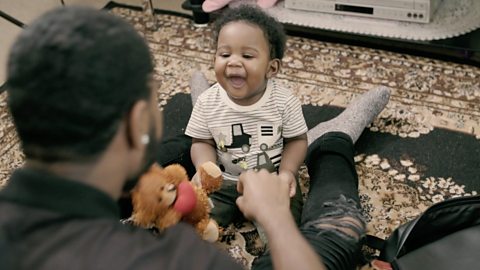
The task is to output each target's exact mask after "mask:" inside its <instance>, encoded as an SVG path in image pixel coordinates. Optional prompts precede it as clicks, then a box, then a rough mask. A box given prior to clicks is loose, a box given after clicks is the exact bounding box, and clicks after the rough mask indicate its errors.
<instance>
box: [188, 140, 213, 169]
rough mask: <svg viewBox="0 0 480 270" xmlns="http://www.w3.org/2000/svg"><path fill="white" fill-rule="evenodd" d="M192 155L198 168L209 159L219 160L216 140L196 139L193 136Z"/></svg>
mask: <svg viewBox="0 0 480 270" xmlns="http://www.w3.org/2000/svg"><path fill="white" fill-rule="evenodd" d="M190 156H191V158H192V162H193V165H195V168H198V167H199V166H201V165H202V164H203V163H205V162H207V161H212V162H213V163H216V162H217V153H216V150H215V141H214V140H213V139H196V138H192V148H191V149H190Z"/></svg>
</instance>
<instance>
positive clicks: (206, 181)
mask: <svg viewBox="0 0 480 270" xmlns="http://www.w3.org/2000/svg"><path fill="white" fill-rule="evenodd" d="M194 178H195V179H192V181H189V178H188V175H187V172H186V170H185V168H184V167H182V166H181V165H179V164H172V165H169V166H167V167H165V168H162V167H160V166H159V165H158V164H153V165H152V166H151V167H150V169H149V170H148V171H147V172H146V173H144V174H143V175H142V176H141V177H140V179H139V182H138V184H137V186H136V187H135V188H134V189H133V190H132V205H133V213H132V216H131V221H132V222H133V224H134V225H136V226H140V227H143V228H152V227H154V228H156V229H158V230H159V231H163V230H164V229H166V228H168V227H170V226H173V225H175V224H177V223H178V222H180V221H184V222H187V223H189V224H191V225H193V226H194V228H195V229H196V230H197V232H198V233H199V234H200V236H201V237H202V238H203V239H204V240H206V241H209V242H215V241H216V240H217V239H218V237H219V227H218V224H217V223H216V222H215V221H214V220H213V219H210V217H209V213H210V209H211V204H210V201H209V198H208V194H210V193H212V192H214V191H216V190H218V189H219V188H220V186H221V183H222V181H223V177H222V172H221V170H220V169H219V168H218V166H217V165H216V164H215V163H213V162H206V163H204V164H202V166H200V167H199V169H198V170H197V174H196V175H195V177H194Z"/></svg>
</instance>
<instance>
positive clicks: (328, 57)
mask: <svg viewBox="0 0 480 270" xmlns="http://www.w3.org/2000/svg"><path fill="white" fill-rule="evenodd" d="M111 12H113V13H114V14H117V15H118V16H121V17H124V18H125V19H127V20H128V21H130V22H131V23H132V24H133V25H134V26H135V28H136V29H137V30H138V31H139V32H140V33H141V34H142V35H143V36H144V37H145V38H146V40H147V41H148V43H149V45H150V48H151V51H152V53H153V55H154V59H155V64H156V67H155V74H154V78H155V79H156V80H158V81H160V82H161V86H160V88H159V89H158V98H159V100H160V102H159V108H160V109H162V110H164V112H165V120H166V121H165V125H166V127H165V131H166V134H165V136H166V137H170V136H174V135H175V134H178V133H182V132H183V131H184V127H185V124H186V122H187V121H188V117H189V113H190V110H191V106H192V105H191V102H190V97H189V92H190V89H189V86H188V79H189V76H190V73H191V71H192V70H193V69H199V70H202V71H203V72H204V73H205V74H206V76H207V78H208V79H209V81H210V82H211V83H213V82H214V72H213V69H212V61H213V53H214V50H213V47H212V40H211V28H210V27H206V28H196V27H194V26H193V25H192V22H191V20H190V19H188V18H184V17H179V16H173V15H165V14H163V15H162V14H157V16H156V18H157V20H158V24H159V28H158V30H157V31H155V32H154V31H151V30H148V29H147V28H145V23H146V22H145V21H144V20H145V18H146V17H145V16H144V15H143V13H142V12H141V11H138V10H134V9H128V8H120V7H115V8H112V9H111ZM287 42H288V44H287V51H286V56H285V58H284V60H283V69H282V72H281V74H280V75H279V76H278V78H279V79H280V80H281V81H282V83H284V84H285V85H288V86H289V88H290V89H292V91H294V93H295V94H296V95H297V96H298V97H299V98H300V100H301V102H302V104H303V110H304V114H305V117H306V120H307V124H308V126H309V127H312V126H314V125H316V124H317V123H319V122H322V121H325V120H328V119H330V118H332V117H334V116H335V115H337V114H338V113H339V112H341V110H342V108H344V107H345V106H346V105H348V104H349V102H350V101H351V100H352V99H353V98H355V97H356V96H358V95H359V94H362V93H364V92H365V91H367V90H369V89H371V88H373V87H375V86H378V85H385V86H388V87H390V88H391V89H392V91H393V93H392V97H391V100H390V103H389V104H388V105H387V108H386V109H385V110H384V111H383V112H382V113H381V115H380V116H379V117H378V119H376V120H375V121H374V123H372V125H371V126H370V127H369V128H368V129H367V130H366V131H365V132H364V134H363V135H362V136H361V138H360V139H359V141H358V143H357V152H358V153H357V155H356V157H355V160H356V166H357V170H358V173H359V178H360V180H359V181H360V194H361V200H362V205H363V209H364V215H365V217H366V219H367V220H368V232H369V233H370V234H374V235H377V236H379V237H387V236H388V235H389V234H390V233H391V231H392V230H393V229H394V228H396V227H397V226H398V225H399V224H401V223H404V222H406V221H408V220H410V219H412V218H413V217H415V216H417V215H418V214H419V213H421V212H422V211H424V210H425V209H426V208H427V207H428V206H430V205H432V204H433V203H435V202H439V201H442V200H445V199H447V198H451V197H457V196H468V195H472V194H477V192H478V191H479V190H480V141H479V140H480V69H479V68H477V67H473V66H467V65H461V64H454V63H449V62H442V61H437V60H432V59H426V58H419V57H414V56H409V55H403V54H397V53H391V52H387V51H379V50H372V49H368V48H361V47H353V46H345V45H341V44H334V43H326V42H320V41H316V40H312V39H306V38H298V37H289V38H288V41H287ZM5 100H6V94H5V93H3V94H1V95H0V119H1V122H0V123H1V124H0V125H1V126H0V153H1V155H0V166H1V167H0V185H4V184H5V183H6V181H7V179H8V176H9V175H10V173H11V171H12V170H13V169H14V168H17V167H19V166H21V165H22V163H23V156H22V154H21V151H20V147H19V144H18V138H17V137H16V134H15V130H14V127H13V125H12V122H11V118H10V115H9V113H8V111H7V108H6V102H5ZM301 178H302V191H303V192H304V193H305V192H306V191H307V190H308V174H307V173H306V170H305V168H303V169H302V173H301ZM218 245H219V246H221V247H222V248H224V249H225V250H227V252H228V253H229V254H230V255H231V256H233V257H234V258H235V259H236V260H238V261H240V262H242V263H243V264H244V265H245V266H246V267H247V268H249V267H250V265H251V263H252V261H253V259H254V258H255V256H257V255H259V254H261V252H262V251H263V245H262V243H261V241H260V239H259V238H258V236H257V233H256V230H255V229H254V227H253V226H252V225H251V224H250V223H248V222H244V223H239V224H233V225H231V226H230V227H229V228H227V229H226V230H225V233H224V235H223V237H222V239H221V241H220V242H219V243H218ZM364 268H365V269H368V268H369V267H368V266H364Z"/></svg>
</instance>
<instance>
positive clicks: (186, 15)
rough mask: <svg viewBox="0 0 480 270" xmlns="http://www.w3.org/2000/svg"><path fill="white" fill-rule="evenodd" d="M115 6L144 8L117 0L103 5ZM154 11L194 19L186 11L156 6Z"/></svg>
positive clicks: (110, 7)
mask: <svg viewBox="0 0 480 270" xmlns="http://www.w3.org/2000/svg"><path fill="white" fill-rule="evenodd" d="M115 7H121V8H129V9H133V10H142V7H140V6H133V5H128V4H122V3H117V2H115V1H109V2H108V3H107V4H106V5H105V7H103V8H104V9H112V8H115ZM154 11H155V13H156V14H166V15H173V16H179V17H184V18H187V19H192V20H193V16H192V15H189V14H185V13H181V12H178V11H172V10H165V9H159V8H154Z"/></svg>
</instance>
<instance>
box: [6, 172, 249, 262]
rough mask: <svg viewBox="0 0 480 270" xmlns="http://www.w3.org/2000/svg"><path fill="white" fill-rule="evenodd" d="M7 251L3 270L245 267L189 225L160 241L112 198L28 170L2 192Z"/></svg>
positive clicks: (162, 236)
mask: <svg viewBox="0 0 480 270" xmlns="http://www.w3.org/2000/svg"><path fill="white" fill-rule="evenodd" d="M0 249H1V250H0V254H1V256H0V260H2V261H0V268H1V269H29V270H31V269H55V270H57V269H69V270H71V269H114V270H118V269H242V268H241V267H240V266H239V265H238V264H235V263H234V261H233V260H232V259H231V258H230V257H229V256H228V255H227V254H226V253H224V252H222V251H220V250H219V249H217V248H216V247H215V246H214V245H212V244H210V243H207V242H205V241H203V240H201V239H200V237H199V236H198V235H197V234H196V233H195V231H194V230H193V228H192V227H191V226H190V225H187V224H183V223H180V224H178V225H175V226H173V227H171V228H169V229H167V230H166V231H165V232H164V233H162V234H160V235H159V236H153V235H152V234H151V233H150V232H148V231H146V230H144V229H140V228H136V227H131V226H127V225H124V224H121V223H120V222H119V209H118V206H117V204H116V203H115V201H114V200H113V199H112V198H111V197H109V196H108V195H107V194H106V193H103V192H101V191H100V190H97V189H95V188H93V187H90V186H88V185H85V184H82V183H80V182H77V181H71V180H67V179H62V178H59V177H57V176H53V175H51V174H48V173H45V172H41V171H34V170H29V169H21V170H17V171H16V172H14V174H13V175H12V177H11V178H10V180H9V183H8V185H7V186H6V187H5V188H4V189H3V190H2V191H0Z"/></svg>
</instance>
